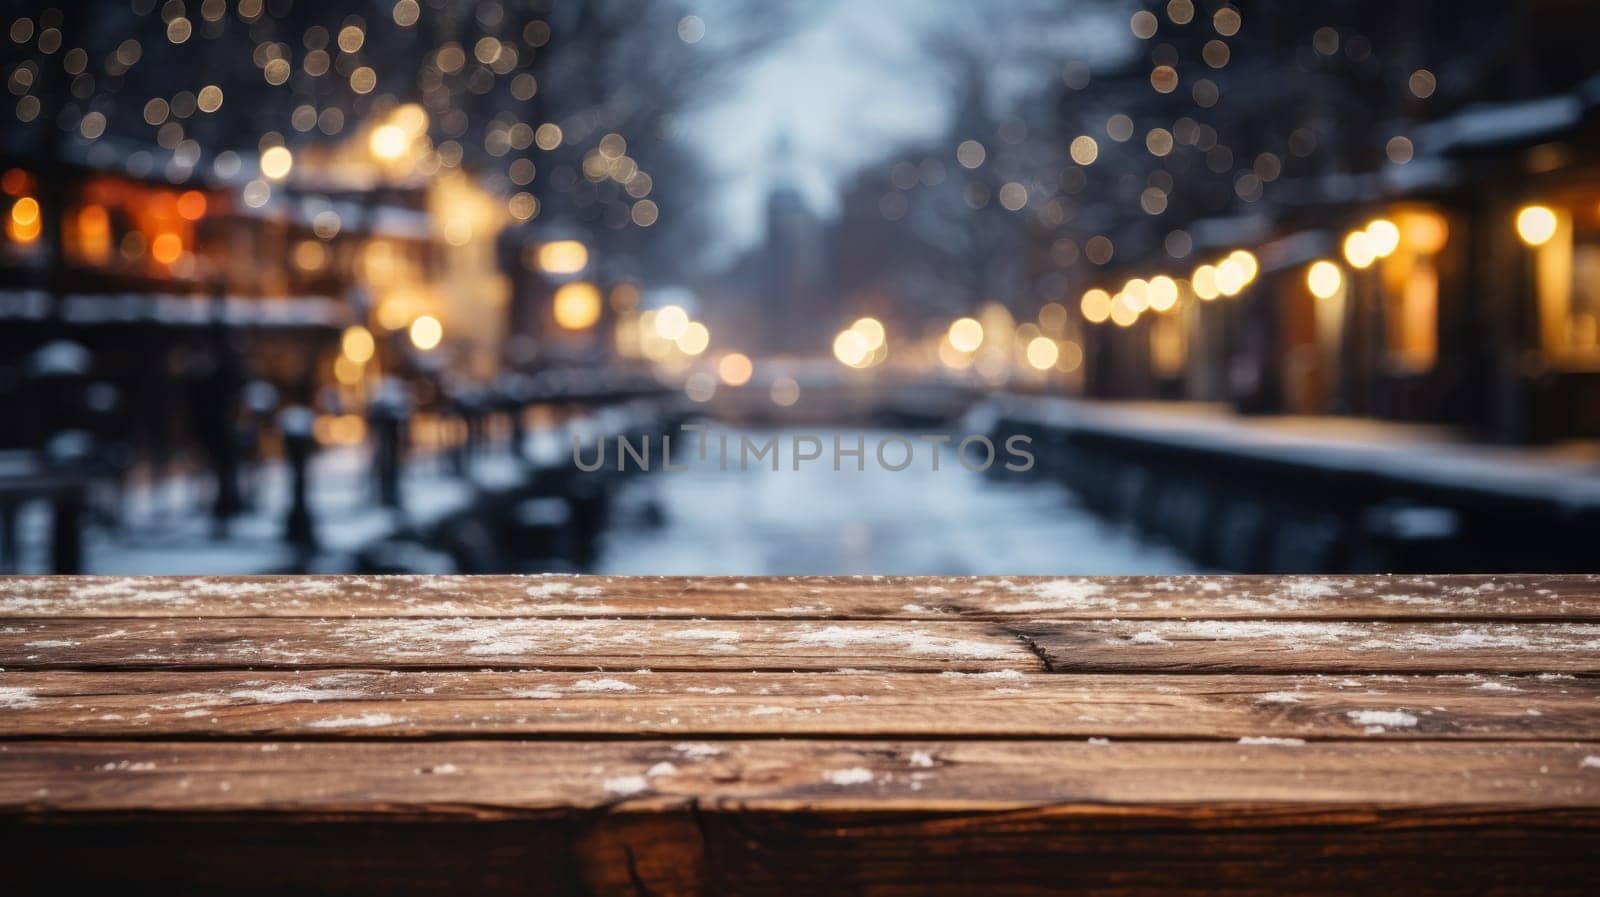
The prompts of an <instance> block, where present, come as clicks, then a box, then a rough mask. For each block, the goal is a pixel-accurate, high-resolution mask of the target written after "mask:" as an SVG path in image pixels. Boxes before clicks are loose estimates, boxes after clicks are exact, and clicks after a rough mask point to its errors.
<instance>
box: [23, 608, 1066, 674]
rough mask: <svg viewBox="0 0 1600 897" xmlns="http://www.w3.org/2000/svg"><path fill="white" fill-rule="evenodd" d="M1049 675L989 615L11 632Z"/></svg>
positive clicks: (203, 650)
mask: <svg viewBox="0 0 1600 897" xmlns="http://www.w3.org/2000/svg"><path fill="white" fill-rule="evenodd" d="M241 667H243V668H254V669H295V668H300V669H314V668H337V667H399V668H413V669H439V668H455V669H463V668H464V669H490V668H496V669H507V668H509V669H525V668H544V669H579V670H595V669H608V670H631V669H638V668H646V669H653V670H761V669H766V670H777V671H787V670H833V669H839V668H855V669H871V670H932V671H943V670H1004V669H1025V670H1026V669H1040V668H1042V665H1041V663H1040V661H1039V659H1038V657H1037V656H1036V655H1035V654H1034V653H1033V652H1032V651H1031V650H1029V649H1028V648H1027V647H1026V646H1025V645H1024V643H1023V642H1022V641H1021V640H1019V639H1018V638H1016V637H1015V636H1014V635H1012V634H1011V633H1009V632H1007V631H1005V630H1004V629H1003V628H1001V626H1000V624H995V623H987V622H954V623H951V622H916V623H910V622H901V621H884V622H879V623H871V622H863V621H838V622H833V621H817V622H795V621H748V620H726V621H715V622H711V621H706V622H700V621H685V620H642V621H616V620H548V619H530V618H513V617H502V618H493V619H467V618H450V619H433V618H427V619H418V618H396V619H339V620H313V619H305V618H288V619H270V620H269V619H193V620H171V619H166V620H151V619H144V618H140V619H70V620H11V621H8V622H7V624H6V625H4V626H0V668H7V669H19V670H20V669H72V668H77V669H93V668H119V669H129V670H134V669H149V670H153V669H205V668H241Z"/></svg>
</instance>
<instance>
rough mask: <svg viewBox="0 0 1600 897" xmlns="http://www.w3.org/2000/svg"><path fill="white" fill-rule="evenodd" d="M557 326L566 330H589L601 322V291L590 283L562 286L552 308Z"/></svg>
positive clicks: (583, 282) (581, 282)
mask: <svg viewBox="0 0 1600 897" xmlns="http://www.w3.org/2000/svg"><path fill="white" fill-rule="evenodd" d="M552 311H553V312H554V314H555V319H556V325H557V326H559V327H561V328H562V329H564V330H588V329H589V328H590V327H593V326H594V325H595V323H596V322H597V321H599V320H600V290H599V289H598V288H596V287H595V285H594V284H592V283H589V282H588V281H583V280H580V281H574V282H573V283H568V284H562V285H561V287H560V288H559V289H557V290H556V295H555V302H554V305H553V307H552Z"/></svg>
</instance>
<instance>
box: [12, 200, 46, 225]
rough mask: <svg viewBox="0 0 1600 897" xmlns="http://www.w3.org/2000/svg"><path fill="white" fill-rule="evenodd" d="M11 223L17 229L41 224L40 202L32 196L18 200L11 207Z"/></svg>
mask: <svg viewBox="0 0 1600 897" xmlns="http://www.w3.org/2000/svg"><path fill="white" fill-rule="evenodd" d="M11 221H12V222H13V223H14V224H16V225H17V227H23V228H26V227H33V226H34V225H35V224H38V223H39V201H38V200H37V199H34V198H33V197H31V196H24V197H22V198H21V199H19V200H17V202H16V204H15V205H13V206H12V207H11Z"/></svg>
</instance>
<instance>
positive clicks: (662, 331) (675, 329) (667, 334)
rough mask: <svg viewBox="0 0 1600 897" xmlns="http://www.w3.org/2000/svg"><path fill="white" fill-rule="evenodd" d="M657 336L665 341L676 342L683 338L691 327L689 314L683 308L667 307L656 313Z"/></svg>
mask: <svg viewBox="0 0 1600 897" xmlns="http://www.w3.org/2000/svg"><path fill="white" fill-rule="evenodd" d="M655 325H656V336H659V337H661V338H662V339H664V340H675V339H677V338H678V337H680V336H683V331H684V330H685V329H686V328H688V326H689V313H688V312H686V311H684V310H683V308H682V307H681V306H677V305H667V306H663V307H662V308H661V310H660V311H657V312H656V317H655Z"/></svg>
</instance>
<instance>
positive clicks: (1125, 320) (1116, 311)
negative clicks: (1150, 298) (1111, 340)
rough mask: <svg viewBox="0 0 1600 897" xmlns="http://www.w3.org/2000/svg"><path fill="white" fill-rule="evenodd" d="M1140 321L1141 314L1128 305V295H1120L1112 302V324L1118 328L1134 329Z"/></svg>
mask: <svg viewBox="0 0 1600 897" xmlns="http://www.w3.org/2000/svg"><path fill="white" fill-rule="evenodd" d="M1137 320H1139V312H1138V311H1137V310H1136V309H1135V308H1134V307H1133V306H1131V305H1129V304H1128V294H1127V293H1118V294H1117V295H1116V297H1115V298H1113V299H1112V300H1111V323H1113V324H1115V325H1117V326H1118V327H1132V326H1133V322H1134V321H1137Z"/></svg>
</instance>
